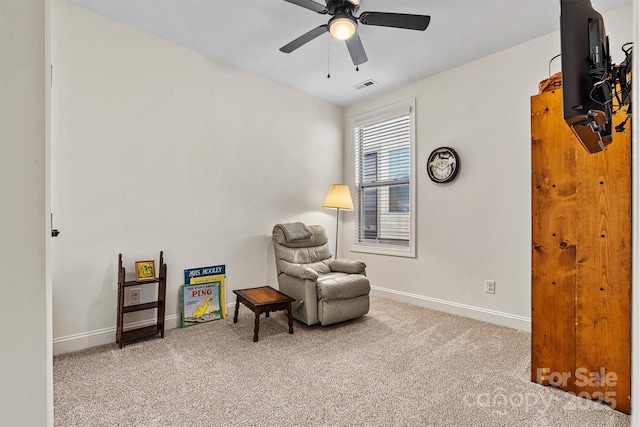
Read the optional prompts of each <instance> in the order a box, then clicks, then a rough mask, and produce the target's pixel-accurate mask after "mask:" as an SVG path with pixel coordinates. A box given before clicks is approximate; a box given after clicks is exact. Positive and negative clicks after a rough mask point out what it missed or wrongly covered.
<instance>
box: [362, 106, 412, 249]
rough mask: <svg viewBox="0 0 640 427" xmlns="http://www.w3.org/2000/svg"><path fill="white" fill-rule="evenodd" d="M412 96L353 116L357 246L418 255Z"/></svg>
mask: <svg viewBox="0 0 640 427" xmlns="http://www.w3.org/2000/svg"><path fill="white" fill-rule="evenodd" d="M413 122H414V101H413V100H412V101H410V102H406V103H403V104H399V105H395V106H393V107H390V108H386V109H383V110H380V111H376V112H374V113H371V114H367V115H365V116H360V117H356V118H354V119H353V132H354V146H355V159H356V165H355V171H356V176H355V182H356V196H355V197H356V207H355V210H356V215H355V218H356V243H355V247H354V249H353V250H354V251H361V252H372V253H382V254H390V255H400V256H410V257H413V256H415V237H414V230H415V215H414V213H413V212H414V206H415V202H414V200H415V197H414V194H415V190H414V179H413V176H414V169H415V168H414V166H413V163H414V159H413V157H414V156H413V153H414V130H413V129H414V127H413Z"/></svg>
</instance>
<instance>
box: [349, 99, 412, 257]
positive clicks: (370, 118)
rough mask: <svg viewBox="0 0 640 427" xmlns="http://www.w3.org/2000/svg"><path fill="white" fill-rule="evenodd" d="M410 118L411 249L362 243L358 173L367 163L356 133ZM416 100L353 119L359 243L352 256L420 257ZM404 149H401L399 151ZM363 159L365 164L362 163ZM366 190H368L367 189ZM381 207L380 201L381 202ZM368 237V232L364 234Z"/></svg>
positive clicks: (352, 134) (355, 224)
mask: <svg viewBox="0 0 640 427" xmlns="http://www.w3.org/2000/svg"><path fill="white" fill-rule="evenodd" d="M404 115H408V118H409V178H408V180H409V183H408V184H409V211H408V213H409V244H408V246H407V247H399V246H397V245H387V244H383V243H374V242H361V241H360V236H361V233H360V227H361V225H360V224H361V221H362V219H361V218H362V214H361V212H362V209H363V206H362V201H361V196H360V194H361V193H360V191H361V190H360V184H361V183H360V178H359V176H358V172H359V171H360V168H361V166H360V165H359V164H358V162H361V161H364V157H363V155H362V147H361V142H360V141H359V140H358V138H357V137H356V130H357V129H358V128H360V127H362V126H367V125H371V124H375V123H379V122H383V121H386V120H389V119H393V118H394V117H399V116H404ZM415 135H416V133H415V99H410V100H407V101H403V102H400V103H397V104H393V105H390V106H387V107H383V108H380V109H378V110H375V111H372V112H369V113H365V114H361V115H358V116H355V117H352V118H351V136H352V138H353V147H354V159H355V161H354V163H355V164H354V166H355V170H354V183H355V185H354V186H355V202H356V206H355V221H354V228H355V239H354V244H353V247H352V248H351V251H352V252H361V253H370V254H379V255H390V256H400V257H408V258H415V257H416V137H415ZM397 148H400V147H397ZM361 159H362V160H361ZM365 188H366V186H365ZM377 202H378V203H381V201H380V200H378V201H377ZM363 233H364V231H363Z"/></svg>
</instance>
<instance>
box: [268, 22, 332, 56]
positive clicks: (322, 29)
mask: <svg viewBox="0 0 640 427" xmlns="http://www.w3.org/2000/svg"><path fill="white" fill-rule="evenodd" d="M327 31H329V26H328V25H320V26H319V27H316V28H314V29H313V30H311V31H309V32H307V33H304V34H303V35H301V36H300V37H298V38H297V39H295V40H294V41H292V42H291V43H288V44H286V45H284V46H282V47H281V48H280V52H284V53H291V52H293V51H294V50H296V49H297V48H299V47H300V46H302V45H303V44H306V43H309V42H310V41H311V40H313V39H315V38H316V37H318V36H321V35H322V34H324V33H326V32H327Z"/></svg>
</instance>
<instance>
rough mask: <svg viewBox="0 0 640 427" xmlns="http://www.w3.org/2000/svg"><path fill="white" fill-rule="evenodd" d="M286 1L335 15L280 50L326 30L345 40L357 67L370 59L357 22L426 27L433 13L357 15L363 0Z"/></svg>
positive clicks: (302, 43)
mask: <svg viewBox="0 0 640 427" xmlns="http://www.w3.org/2000/svg"><path fill="white" fill-rule="evenodd" d="M285 1H286V2H289V3H293V4H295V5H298V6H301V7H304V8H305V9H309V10H311V11H313V12H317V13H320V14H322V15H330V16H332V18H331V19H329V22H328V23H327V24H324V25H320V26H319V27H316V28H314V29H313V30H311V31H309V32H307V33H305V34H303V35H301V36H300V37H298V38H297V39H295V40H293V41H292V42H290V43H288V44H286V45H284V46H282V47H281V48H280V51H281V52H284V53H291V52H293V51H294V50H296V49H298V48H299V47H300V46H302V45H304V44H306V43H309V42H310V41H311V40H313V39H315V38H316V37H318V36H320V35H322V34H324V33H326V32H327V31H328V32H330V33H331V35H332V36H333V37H334V38H336V39H338V40H344V41H345V43H346V44H347V49H348V50H349V54H350V55H351V59H352V60H353V65H355V66H356V67H357V66H358V65H360V64H364V63H365V62H367V60H368V58H367V54H366V53H365V51H364V47H363V46H362V41H361V40H360V36H359V35H358V31H357V29H358V23H360V24H362V25H375V26H378V27H394V28H405V29H408V30H419V31H424V30H426V29H427V26H428V25H429V22H430V21H431V17H430V16H428V15H412V14H407V13H386V12H362V13H361V14H360V16H358V17H356V16H354V14H355V13H357V12H358V9H359V8H360V0H326V6H325V5H323V4H320V3H316V2H314V1H313V0H285Z"/></svg>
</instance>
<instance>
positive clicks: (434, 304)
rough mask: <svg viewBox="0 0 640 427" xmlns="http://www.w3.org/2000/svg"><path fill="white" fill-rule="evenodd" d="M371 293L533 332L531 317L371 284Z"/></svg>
mask: <svg viewBox="0 0 640 427" xmlns="http://www.w3.org/2000/svg"><path fill="white" fill-rule="evenodd" d="M371 291H372V292H371V295H373V296H377V297H381V298H388V299H392V300H395V301H400V302H406V303H409V304H413V305H417V306H419V307H425V308H430V309H432V310H438V311H444V312H445V313H451V314H455V315H458V316H464V317H469V318H471V319H476V320H481V321H483V322H489V323H494V324H496V325H500V326H506V327H508V328H513V329H519V330H521V331H525V332H531V318H530V317H524V316H518V315H516V314H510V313H504V312H501V311H496V310H490V309H487V308H482V307H475V306H473V305H468V304H461V303H457V302H453V301H446V300H442V299H438V298H431V297H426V296H423V295H416V294H411V293H409V292H402V291H397V290H394V289H387V288H381V287H379V286H371Z"/></svg>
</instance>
